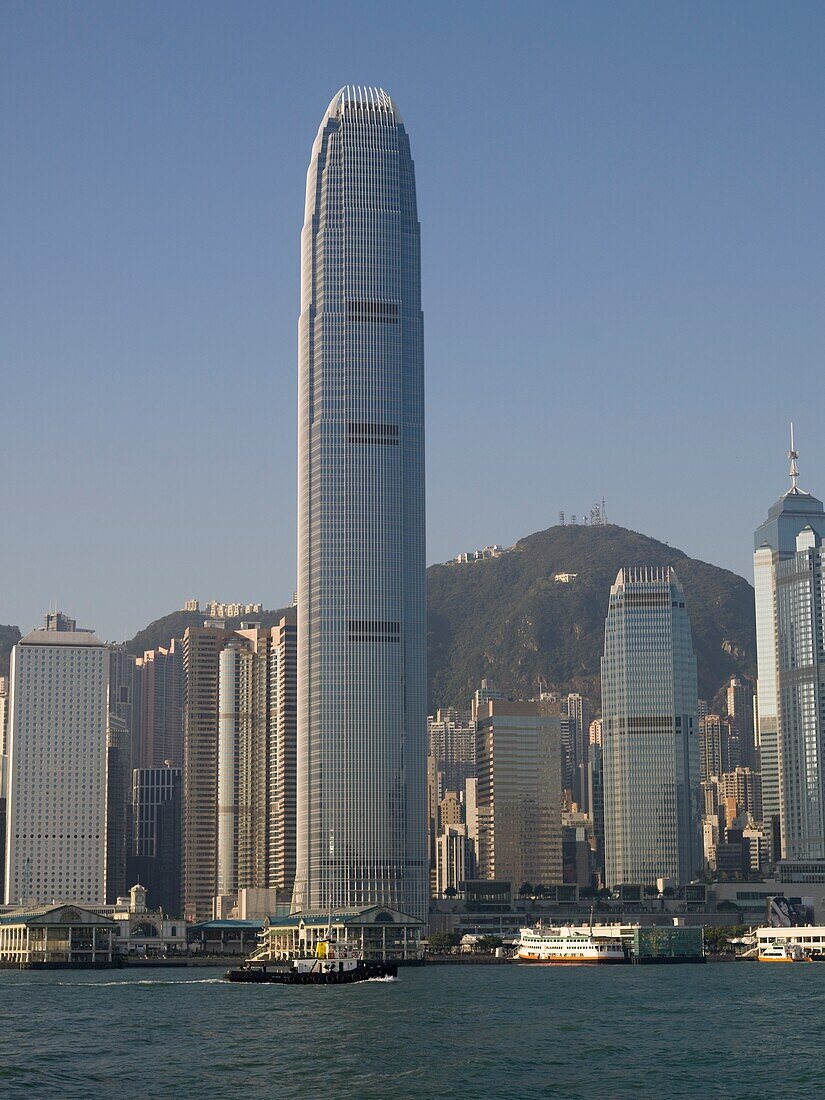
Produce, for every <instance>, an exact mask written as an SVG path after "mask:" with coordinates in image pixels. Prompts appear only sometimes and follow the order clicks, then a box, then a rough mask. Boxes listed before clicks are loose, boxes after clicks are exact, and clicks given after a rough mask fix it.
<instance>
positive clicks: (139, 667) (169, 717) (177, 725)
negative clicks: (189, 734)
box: [134, 638, 184, 768]
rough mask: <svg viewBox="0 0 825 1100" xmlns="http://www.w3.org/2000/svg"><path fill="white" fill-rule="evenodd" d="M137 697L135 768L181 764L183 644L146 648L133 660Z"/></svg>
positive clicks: (174, 640) (176, 643)
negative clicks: (138, 718)
mask: <svg viewBox="0 0 825 1100" xmlns="http://www.w3.org/2000/svg"><path fill="white" fill-rule="evenodd" d="M136 674H137V678H138V681H139V683H138V694H139V698H140V722H141V725H140V750H139V753H138V757H137V759H136V760H135V761H134V767H136V768H138V767H139V768H162V767H164V766H165V765H166V764H167V763H168V764H169V765H170V766H171V767H173V768H180V767H181V766H182V765H183V694H184V691H183V687H184V678H183V647H182V643H181V642H180V641H179V640H178V639H177V638H173V639H172V641H171V642H170V643H169V646H168V647H166V648H164V647H163V646H158V648H157V649H149V650H147V651H146V652H145V653H144V654H143V656H142V657H139V658H138V659H137V662H136Z"/></svg>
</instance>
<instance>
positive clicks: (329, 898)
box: [327, 829, 335, 941]
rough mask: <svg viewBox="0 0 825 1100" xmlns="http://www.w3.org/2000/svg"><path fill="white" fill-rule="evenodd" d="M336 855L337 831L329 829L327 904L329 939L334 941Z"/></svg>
mask: <svg viewBox="0 0 825 1100" xmlns="http://www.w3.org/2000/svg"><path fill="white" fill-rule="evenodd" d="M334 855H335V833H333V831H332V829H330V831H329V869H328V871H327V906H328V909H329V916H328V918H327V939H328V940H330V941H332V857H333V856H334Z"/></svg>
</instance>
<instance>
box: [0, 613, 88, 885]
mask: <svg viewBox="0 0 825 1100" xmlns="http://www.w3.org/2000/svg"><path fill="white" fill-rule="evenodd" d="M52 623H53V625H58V626H59V625H60V623H59V621H58V620H57V618H56V616H53V617H52ZM108 672H109V662H108V654H107V651H106V647H105V646H104V645H103V643H102V642H101V641H99V640H98V639H97V638H96V637H95V636H94V634H92V633H90V632H88V631H78V630H66V629H57V630H54V629H52V630H47V629H40V630H33V631H32V632H31V633H30V634H27V635H26V636H25V637H24V638H23V639H21V641H19V642H18V643H17V645H16V646H15V647H14V649H13V650H12V658H11V707H10V719H9V734H8V741H9V782H8V792H9V793H8V829H7V838H8V839H7V845H6V900H7V901H8V902H9V903H12V904H24V903H30V902H43V901H47V900H50V899H52V898H55V897H71V898H73V899H75V900H76V901H77V902H78V903H79V904H83V903H91V904H100V903H101V902H103V901H104V900H105V894H106V733H107V728H108V709H107V702H108Z"/></svg>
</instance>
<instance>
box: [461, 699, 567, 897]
mask: <svg viewBox="0 0 825 1100" xmlns="http://www.w3.org/2000/svg"><path fill="white" fill-rule="evenodd" d="M476 764H477V768H478V787H477V792H478V809H477V812H478V847H479V854H478V863H479V867H478V870H479V875H480V877H481V878H487V879H509V880H510V881H511V882H512V883H513V886H514V888H516V889H518V887H519V886H521V885H522V883H524V882H530V883H531V884H535V883H544V884H545V885H546V884H549V883H554V882H561V881H562V843H561V835H562V834H561V808H562V785H561V784H562V715H561V714H548V713H545V712H544V708H543V705H542V704H541V703H521V702H510V701H507V700H490V701H488V702H487V703H484V704H483V705H482V706H480V707H479V709H478V711H477V725H476Z"/></svg>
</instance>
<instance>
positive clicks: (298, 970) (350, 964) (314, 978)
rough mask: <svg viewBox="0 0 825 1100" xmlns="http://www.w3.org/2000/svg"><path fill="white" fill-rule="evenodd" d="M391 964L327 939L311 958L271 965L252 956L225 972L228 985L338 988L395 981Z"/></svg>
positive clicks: (394, 971)
mask: <svg viewBox="0 0 825 1100" xmlns="http://www.w3.org/2000/svg"><path fill="white" fill-rule="evenodd" d="M397 974H398V965H397V964H396V963H394V962H367V961H366V960H365V959H363V958H362V957H361V956H360V955H359V954H358V953H357V952H355V951H352V950H350V949H349V948H348V947H346V946H345V945H341V944H335V943H333V942H332V939H331V938H330V937H329V936H326V937H325V938H324V939H322V940H319V941H318V944H317V946H316V948H315V954H314V955H298V956H296V957H295V958H292V959H283V960H280V961H277V960H276V961H274V962H273V961H271V960H268V959H262V958H258V957H256V956H255V955H253V956H252V957H251V958H250V959H248V960H247V961H246V962H245V963H244V964H243V966H242V967H241V968H240V969H239V970H228V971H227V972H226V975H225V977H226V980H227V981H228V982H248V983H262V982H269V983H271V984H273V985H342V984H344V983H345V982H366V981H369V980H370V978H395V977H396V976H397Z"/></svg>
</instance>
